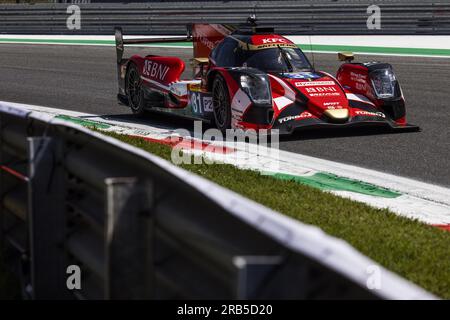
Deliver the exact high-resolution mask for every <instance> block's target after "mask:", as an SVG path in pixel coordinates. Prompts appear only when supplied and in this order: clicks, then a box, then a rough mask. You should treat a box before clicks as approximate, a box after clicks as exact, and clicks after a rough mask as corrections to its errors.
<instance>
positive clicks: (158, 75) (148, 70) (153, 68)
mask: <svg viewBox="0 0 450 320" xmlns="http://www.w3.org/2000/svg"><path fill="white" fill-rule="evenodd" d="M169 69H170V68H169V67H168V66H165V65H163V64H161V63H158V62H155V61H151V60H145V61H144V69H143V70H142V74H144V75H146V76H148V77H150V78H153V79H157V80H160V81H164V79H165V78H166V75H167V73H168V72H169Z"/></svg>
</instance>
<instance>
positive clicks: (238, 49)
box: [210, 34, 313, 73]
mask: <svg viewBox="0 0 450 320" xmlns="http://www.w3.org/2000/svg"><path fill="white" fill-rule="evenodd" d="M210 57H211V59H212V61H213V62H214V63H215V65H217V66H219V67H249V68H256V69H259V70H261V71H264V72H271V73H283V72H298V71H311V70H312V69H313V68H312V66H311V64H310V63H309V61H308V58H307V57H306V56H305V54H304V53H303V52H302V51H301V50H300V49H299V48H298V47H297V46H296V45H295V44H294V43H292V42H291V41H289V40H288V39H286V38H284V37H281V36H278V35H274V34H263V35H261V34H258V35H245V34H232V35H230V36H228V37H226V38H225V39H224V40H223V41H222V42H220V43H219V44H218V45H217V46H216V47H215V48H214V49H213V50H212V52H211V56H210Z"/></svg>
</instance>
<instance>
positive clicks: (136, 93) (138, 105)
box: [125, 63, 145, 115]
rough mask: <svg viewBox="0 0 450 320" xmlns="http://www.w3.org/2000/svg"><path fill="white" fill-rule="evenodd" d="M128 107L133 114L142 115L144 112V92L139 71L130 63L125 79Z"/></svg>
mask: <svg viewBox="0 0 450 320" xmlns="http://www.w3.org/2000/svg"><path fill="white" fill-rule="evenodd" d="M125 86H126V93H127V98H128V105H129V107H130V108H131V111H132V112H133V113H134V114H137V115H142V114H144V112H145V100H144V92H143V90H142V80H141V76H140V75H139V70H138V68H137V66H136V65H135V64H134V63H130V65H129V66H128V69H127V75H126V78H125Z"/></svg>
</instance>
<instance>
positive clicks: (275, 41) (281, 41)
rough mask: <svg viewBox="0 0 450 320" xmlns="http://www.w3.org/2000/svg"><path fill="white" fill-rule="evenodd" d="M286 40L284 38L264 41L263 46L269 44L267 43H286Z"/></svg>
mask: <svg viewBox="0 0 450 320" xmlns="http://www.w3.org/2000/svg"><path fill="white" fill-rule="evenodd" d="M286 41H287V40H286V39H284V38H266V39H262V44H267V43H286Z"/></svg>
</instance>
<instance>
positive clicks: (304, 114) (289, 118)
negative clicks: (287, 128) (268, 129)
mask: <svg viewBox="0 0 450 320" xmlns="http://www.w3.org/2000/svg"><path fill="white" fill-rule="evenodd" d="M313 117H314V116H313V115H312V114H311V113H310V112H308V111H303V112H302V113H301V114H297V115H294V116H287V117H283V118H280V119H278V123H284V122H287V121H292V120H300V119H307V118H313Z"/></svg>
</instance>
